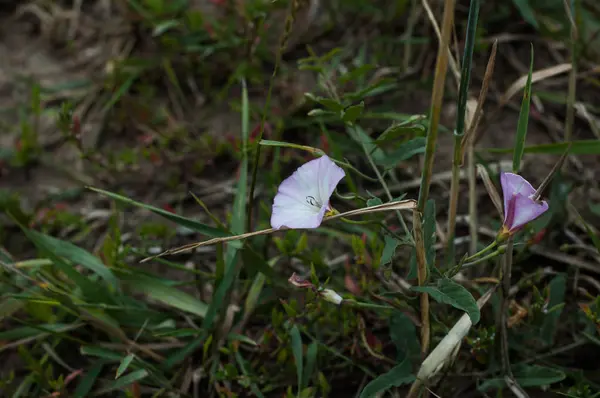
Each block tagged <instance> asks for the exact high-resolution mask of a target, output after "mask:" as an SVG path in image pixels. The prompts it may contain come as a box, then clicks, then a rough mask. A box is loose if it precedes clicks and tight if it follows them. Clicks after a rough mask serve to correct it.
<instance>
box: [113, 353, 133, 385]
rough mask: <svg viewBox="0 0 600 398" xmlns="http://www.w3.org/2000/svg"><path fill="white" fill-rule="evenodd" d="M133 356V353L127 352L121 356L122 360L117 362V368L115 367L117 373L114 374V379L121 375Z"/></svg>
mask: <svg viewBox="0 0 600 398" xmlns="http://www.w3.org/2000/svg"><path fill="white" fill-rule="evenodd" d="M134 358H135V354H129V355H127V356H126V357H124V358H123V360H122V361H121V363H120V364H119V368H118V369H117V374H116V375H115V379H118V378H119V377H121V375H122V374H123V373H125V371H126V370H127V368H128V367H129V364H131V361H133V359H134Z"/></svg>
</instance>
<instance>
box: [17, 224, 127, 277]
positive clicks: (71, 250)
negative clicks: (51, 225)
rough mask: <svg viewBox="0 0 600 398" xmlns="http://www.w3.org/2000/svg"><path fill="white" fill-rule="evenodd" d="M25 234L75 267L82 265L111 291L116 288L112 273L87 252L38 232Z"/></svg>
mask: <svg viewBox="0 0 600 398" xmlns="http://www.w3.org/2000/svg"><path fill="white" fill-rule="evenodd" d="M27 234H28V235H29V236H30V237H34V239H35V240H36V241H38V242H41V243H42V244H43V245H44V246H45V247H47V248H48V249H49V250H52V252H53V253H54V254H55V255H57V256H59V257H64V258H66V259H67V260H69V261H71V262H72V263H74V264H75V265H82V266H84V267H85V268H87V269H89V270H90V271H92V272H95V273H96V274H98V275H99V276H100V277H102V279H104V280H105V281H106V282H108V283H109V284H110V285H111V286H112V287H113V289H117V288H118V283H119V282H118V280H117V278H116V277H115V275H114V274H113V273H112V271H111V270H110V269H109V268H108V267H107V266H106V265H104V263H103V262H102V261H100V259H99V258H98V257H96V256H94V255H93V254H91V253H89V252H88V251H86V250H84V249H82V248H80V247H78V246H75V245H74V244H72V243H70V242H66V241H63V240H60V239H56V238H54V237H52V236H48V235H45V234H42V233H40V232H37V231H34V230H29V231H28V232H27Z"/></svg>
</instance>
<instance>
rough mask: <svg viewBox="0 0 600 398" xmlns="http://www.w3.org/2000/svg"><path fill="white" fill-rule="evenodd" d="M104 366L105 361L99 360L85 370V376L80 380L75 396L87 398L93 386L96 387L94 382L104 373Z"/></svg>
mask: <svg viewBox="0 0 600 398" xmlns="http://www.w3.org/2000/svg"><path fill="white" fill-rule="evenodd" d="M103 367H104V362H103V361H99V362H96V363H95V364H93V365H92V367H91V368H90V369H89V370H88V371H86V372H85V374H84V376H83V378H82V379H81V380H80V381H79V384H78V385H77V388H76V389H75V392H74V393H73V398H86V397H87V396H88V395H89V393H90V391H91V390H92V387H94V383H96V380H97V379H98V376H100V373H102V368H103Z"/></svg>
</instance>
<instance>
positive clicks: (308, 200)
mask: <svg viewBox="0 0 600 398" xmlns="http://www.w3.org/2000/svg"><path fill="white" fill-rule="evenodd" d="M306 203H308V204H309V205H311V206H314V207H317V208H319V209H320V208H321V207H323V205H322V204H321V203H319V201H318V200H317V199H315V197H314V196H307V197H306Z"/></svg>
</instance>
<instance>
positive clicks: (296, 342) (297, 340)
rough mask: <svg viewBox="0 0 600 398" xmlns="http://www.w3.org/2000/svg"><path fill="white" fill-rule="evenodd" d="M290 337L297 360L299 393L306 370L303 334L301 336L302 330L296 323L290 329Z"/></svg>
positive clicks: (295, 359)
mask: <svg viewBox="0 0 600 398" xmlns="http://www.w3.org/2000/svg"><path fill="white" fill-rule="evenodd" d="M290 339H291V342H292V353H293V354H294V361H295V362H296V376H297V378H298V394H299V393H300V391H301V390H302V374H303V372H304V365H303V363H302V361H303V352H302V336H300V330H298V326H297V325H294V326H293V327H292V329H291V330H290Z"/></svg>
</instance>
